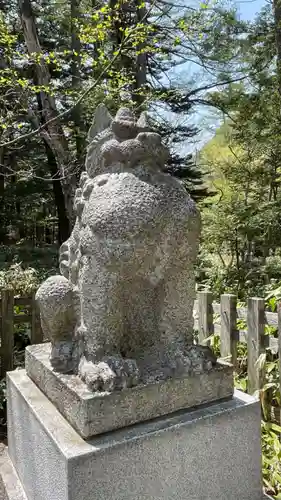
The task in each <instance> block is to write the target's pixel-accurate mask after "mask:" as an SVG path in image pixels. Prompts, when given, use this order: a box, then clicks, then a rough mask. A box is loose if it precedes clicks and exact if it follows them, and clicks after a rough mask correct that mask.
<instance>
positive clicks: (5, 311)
mask: <svg viewBox="0 0 281 500" xmlns="http://www.w3.org/2000/svg"><path fill="white" fill-rule="evenodd" d="M0 306H1V308H0V310H1V318H0V320H1V321H0V338H1V347H0V359H1V364H0V373H1V378H4V377H5V376H6V372H7V371H9V370H13V368H14V325H16V324H21V323H28V324H29V325H30V342H31V344H39V343H40V342H42V340H43V334H42V330H41V324H40V315H39V311H38V308H37V305H36V303H35V293H34V294H32V295H31V296H29V297H19V298H17V297H14V292H13V291H10V290H2V292H1V299H0ZM15 306H20V312H19V313H17V314H16V313H15Z"/></svg>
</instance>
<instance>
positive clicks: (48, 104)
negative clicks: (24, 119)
mask: <svg viewBox="0 0 281 500" xmlns="http://www.w3.org/2000/svg"><path fill="white" fill-rule="evenodd" d="M18 3H19V9H20V17H21V23H22V27H23V34H24V39H25V43H26V46H27V50H28V53H29V54H30V55H33V54H38V55H39V56H41V57H37V58H36V60H35V61H34V70H35V78H34V81H35V84H36V85H39V86H44V87H47V88H48V87H49V85H50V80H51V77H50V72H49V69H48V66H47V64H46V63H45V61H44V57H43V54H42V50H41V46H40V42H39V38H38V35H37V30H36V25H35V19H34V15H33V12H32V7H31V1H30V0H18ZM40 101H41V105H42V122H43V123H47V122H49V121H50V120H54V119H55V120H54V121H52V122H51V123H49V124H48V125H47V126H46V128H45V132H46V133H47V134H48V142H49V146H50V148H51V150H52V152H53V155H54V157H55V159H56V163H57V166H58V169H59V172H60V177H61V179H62V189H63V195H64V200H65V206H66V210H67V216H68V218H69V220H70V222H71V223H73V219H74V214H73V196H74V191H75V187H76V176H75V173H74V171H73V170H74V169H73V167H72V162H71V157H70V153H69V148H68V143H67V140H66V137H65V134H64V130H63V127H62V124H61V122H60V120H59V118H57V117H58V111H57V107H56V101H55V98H54V97H53V96H52V95H50V93H48V92H45V91H43V90H41V91H40ZM56 118H57V119H56Z"/></svg>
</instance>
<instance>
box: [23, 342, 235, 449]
mask: <svg viewBox="0 0 281 500" xmlns="http://www.w3.org/2000/svg"><path fill="white" fill-rule="evenodd" d="M50 349H51V346H50V344H40V345H33V346H29V347H28V348H27V349H26V361H25V366H26V372H27V374H28V376H29V377H30V378H31V379H32V380H33V382H35V384H36V385H37V386H38V387H39V388H40V389H41V391H42V392H43V393H44V394H45V395H46V396H47V397H48V399H49V400H50V401H52V403H53V404H54V405H55V406H56V407H57V408H58V410H59V411H60V412H61V414H62V415H63V416H64V417H65V418H66V419H67V421H68V422H69V423H70V424H71V425H72V426H73V427H74V429H76V430H77V432H78V433H79V434H80V436H82V437H83V438H85V439H87V438H90V437H91V436H94V435H97V434H101V433H104V432H108V431H111V430H114V429H119V428H122V427H126V426H128V425H132V424H135V423H138V422H143V421H146V420H150V419H153V418H156V417H160V416H163V415H167V414H169V413H172V412H175V411H178V410H182V409H186V408H192V407H196V406H198V405H201V404H203V403H209V402H212V401H217V400H221V399H226V398H231V397H232V395H233V369H232V366H231V365H229V364H227V363H218V364H217V366H216V367H214V368H213V369H212V370H211V371H210V372H206V373H203V374H200V375H193V376H190V375H188V376H185V377H182V378H175V379H169V380H167V381H161V382H158V383H153V384H148V385H139V386H137V387H134V388H132V389H124V390H122V391H114V392H112V393H93V392H91V391H90V390H89V389H88V388H87V386H86V384H84V383H83V382H82V381H81V380H80V379H79V377H77V376H76V375H62V374H59V373H56V372H54V371H53V369H52V367H51V365H50V362H49V355H50Z"/></svg>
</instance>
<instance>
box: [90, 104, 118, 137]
mask: <svg viewBox="0 0 281 500" xmlns="http://www.w3.org/2000/svg"><path fill="white" fill-rule="evenodd" d="M111 122H112V116H111V115H110V113H109V112H108V109H107V107H106V106H105V105H104V104H99V105H98V106H97V108H96V110H95V114H94V118H93V121H92V125H91V126H90V129H89V132H88V137H87V139H88V143H91V142H92V140H93V139H94V138H95V136H96V135H98V134H100V133H101V132H103V131H104V130H105V129H107V128H108V127H109V126H110V124H111Z"/></svg>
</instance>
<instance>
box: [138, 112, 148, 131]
mask: <svg viewBox="0 0 281 500" xmlns="http://www.w3.org/2000/svg"><path fill="white" fill-rule="evenodd" d="M137 127H138V129H139V130H142V131H143V132H150V131H151V130H152V127H151V123H150V120H149V116H148V114H147V113H146V111H143V112H142V113H141V115H140V117H139V119H138V121H137Z"/></svg>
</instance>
